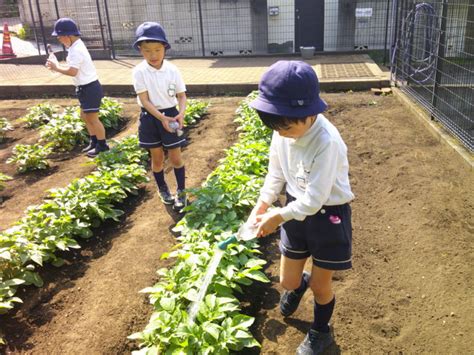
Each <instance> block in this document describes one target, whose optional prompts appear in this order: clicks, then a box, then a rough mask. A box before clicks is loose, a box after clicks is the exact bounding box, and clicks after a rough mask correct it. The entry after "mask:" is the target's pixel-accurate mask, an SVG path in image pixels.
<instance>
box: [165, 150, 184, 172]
mask: <svg viewBox="0 0 474 355" xmlns="http://www.w3.org/2000/svg"><path fill="white" fill-rule="evenodd" d="M168 159H169V162H170V164H171V165H172V166H173V168H181V167H182V166H183V165H184V162H183V158H182V156H181V151H180V150H179V151H174V152H172V153H171V152H170V155H169V157H168Z"/></svg>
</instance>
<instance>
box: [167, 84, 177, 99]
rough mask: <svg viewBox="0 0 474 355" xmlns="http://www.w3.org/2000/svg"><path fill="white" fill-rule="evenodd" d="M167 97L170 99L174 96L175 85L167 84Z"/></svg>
mask: <svg viewBox="0 0 474 355" xmlns="http://www.w3.org/2000/svg"><path fill="white" fill-rule="evenodd" d="M168 95H169V96H171V97H174V96H175V95H176V85H175V84H169V86H168Z"/></svg>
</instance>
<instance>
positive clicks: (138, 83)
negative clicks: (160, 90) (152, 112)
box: [133, 70, 148, 95]
mask: <svg viewBox="0 0 474 355" xmlns="http://www.w3.org/2000/svg"><path fill="white" fill-rule="evenodd" d="M133 88H134V89H135V93H136V94H137V95H138V94H141V93H142V92H145V91H148V89H147V87H146V85H145V78H144V77H143V72H142V71H141V70H134V71H133Z"/></svg>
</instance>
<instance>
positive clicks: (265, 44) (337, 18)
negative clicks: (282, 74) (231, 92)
mask: <svg viewBox="0 0 474 355" xmlns="http://www.w3.org/2000/svg"><path fill="white" fill-rule="evenodd" d="M393 1H394V0H358V1H355V0H161V1H150V0H142V1H128V0H85V1H80V2H79V1H74V0H20V3H21V4H22V8H23V9H24V11H23V14H22V20H23V21H26V22H29V23H30V24H31V25H33V23H32V17H34V18H35V19H36V21H34V20H33V22H36V24H37V25H38V26H39V28H41V32H43V30H44V32H45V37H48V35H47V34H48V33H49V32H50V29H51V27H52V23H53V22H54V20H55V19H56V18H58V17H65V16H69V17H72V18H74V19H75V20H76V21H77V22H78V24H79V25H80V27H81V30H82V31H83V33H84V39H85V41H86V42H88V43H87V45H88V46H89V47H104V48H105V47H110V48H111V49H112V51H113V52H114V55H115V54H117V55H137V54H138V53H136V52H135V51H134V50H133V49H132V47H131V44H132V43H133V40H134V32H135V29H136V28H137V26H138V25H139V24H141V23H142V22H144V21H156V22H160V23H161V24H162V25H163V27H164V28H165V31H166V33H167V35H168V37H169V38H168V39H169V40H170V42H171V46H172V50H171V51H170V52H169V53H168V54H169V55H171V56H183V57H189V56H226V55H265V54H274V53H295V52H299V51H300V47H301V46H303V47H305V46H310V47H314V49H315V50H316V51H326V52H328V51H330V52H336V51H360V50H363V51H372V50H375V51H386V49H387V48H388V43H389V42H388V41H389V39H390V38H391V37H392V35H391V27H390V26H391V22H390V21H389V18H390V16H392V3H393ZM38 7H39V8H40V10H39V11H38ZM39 14H41V16H39ZM41 22H42V23H41ZM48 40H49V39H48Z"/></svg>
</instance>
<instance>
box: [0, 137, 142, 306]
mask: <svg viewBox="0 0 474 355" xmlns="http://www.w3.org/2000/svg"><path fill="white" fill-rule="evenodd" d="M137 147H138V140H137V138H136V137H131V138H127V139H124V140H123V141H122V142H120V143H117V144H116V145H115V146H114V147H113V148H112V149H111V151H109V152H107V153H104V154H102V155H101V156H99V157H98V158H96V162H97V164H98V170H97V171H95V172H93V173H92V174H90V175H88V176H86V177H84V178H81V179H75V180H74V181H72V182H71V183H70V184H69V185H68V186H67V187H65V188H60V189H52V190H50V191H49V195H48V197H47V198H46V199H45V201H44V203H42V204H40V205H36V206H30V207H28V208H27V210H26V212H25V215H24V217H22V218H21V219H20V220H19V221H18V222H16V224H15V225H14V226H13V227H11V228H9V229H7V230H5V231H3V232H1V233H0V313H6V312H7V311H8V310H10V309H11V308H13V306H14V302H21V300H20V299H19V298H18V297H14V294H15V292H16V288H17V286H18V285H30V284H34V285H36V286H38V287H41V286H42V284H43V282H42V280H41V278H40V276H39V275H38V273H37V272H36V266H37V265H40V266H42V265H43V264H44V263H51V264H53V265H55V266H60V265H61V264H62V260H61V259H60V258H59V257H58V256H56V253H57V252H58V251H59V250H61V251H65V250H69V249H71V248H79V244H78V243H77V241H76V239H77V238H89V237H91V236H92V235H93V232H92V231H93V228H95V227H97V226H99V224H100V223H101V222H103V221H104V220H106V219H113V220H117V219H118V217H119V216H120V215H121V214H122V213H123V212H122V211H121V210H119V209H116V208H115V207H114V204H117V203H119V202H121V201H123V199H125V198H126V197H127V195H128V194H134V193H136V190H137V189H138V185H139V184H141V183H143V182H145V181H147V177H146V170H145V168H144V167H143V165H142V164H140V163H138V160H143V159H144V156H143V155H144V154H145V155H146V153H145V152H144V151H141V150H139V149H138V148H137Z"/></svg>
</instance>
